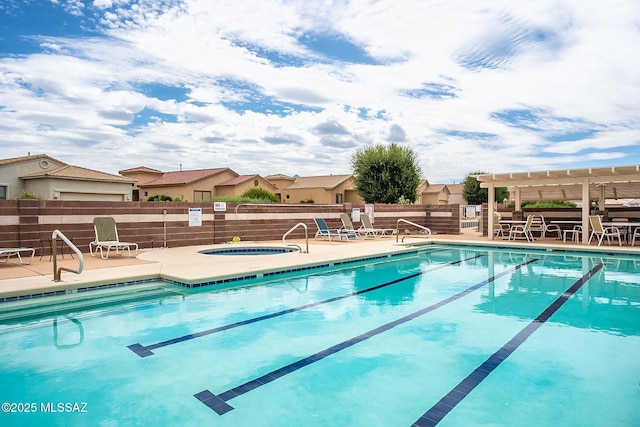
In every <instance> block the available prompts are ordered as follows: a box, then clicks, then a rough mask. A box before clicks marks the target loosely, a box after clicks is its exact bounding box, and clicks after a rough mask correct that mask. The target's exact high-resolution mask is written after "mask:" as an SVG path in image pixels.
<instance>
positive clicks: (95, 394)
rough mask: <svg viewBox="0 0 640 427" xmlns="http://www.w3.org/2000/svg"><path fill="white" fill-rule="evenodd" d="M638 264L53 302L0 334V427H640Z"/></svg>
mask: <svg viewBox="0 0 640 427" xmlns="http://www.w3.org/2000/svg"><path fill="white" fill-rule="evenodd" d="M639 266H640V258H638V257H635V258H634V257H631V256H608V255H604V254H587V255H581V254H575V253H556V252H545V251H520V250H515V251H514V250H512V251H505V250H499V249H491V248H486V247H471V246H469V247H464V246H440V247H435V246H434V247H430V248H424V249H421V250H417V251H415V252H413V253H411V254H407V255H403V256H393V257H389V258H382V259H379V260H373V261H372V260H370V261H367V262H363V263H352V264H349V265H348V266H343V267H341V268H320V269H315V270H312V271H309V272H307V273H308V274H306V275H301V274H298V273H289V274H286V275H282V276H272V277H269V278H268V280H267V278H262V279H259V280H253V281H248V282H246V283H245V282H243V283H241V284H238V285H239V286H234V287H228V288H226V289H221V290H218V291H213V290H212V289H213V288H214V287H213V286H205V287H201V288H194V289H189V288H185V287H182V286H178V285H172V284H168V283H162V282H158V283H157V284H156V285H157V286H156V288H155V289H156V291H155V292H153V293H150V294H145V295H144V296H141V297H138V298H131V299H126V300H119V301H117V302H116V301H114V302H103V303H102V304H101V305H99V306H88V307H87V304H86V302H83V307H81V308H74V307H73V305H69V304H70V303H69V302H67V303H66V305H60V306H54V305H52V304H51V303H50V301H53V300H52V299H50V300H49V303H48V305H47V306H48V307H49V308H51V309H52V310H53V311H50V312H48V313H39V314H33V313H31V314H30V315H29V317H23V318H20V317H18V318H15V319H13V320H5V321H4V322H3V324H2V325H1V326H0V342H1V343H2V348H3V351H2V352H1V353H0V366H1V367H2V368H0V383H1V384H2V385H3V386H2V387H0V397H1V400H2V402H5V403H8V404H9V406H7V407H6V409H7V410H8V412H3V413H1V414H0V423H2V425H45V424H46V425H74V424H76V425H104V426H110V425H142V424H148V425H215V426H249V425H251V426H300V425H304V426H316V425H317V426H409V425H413V424H415V425H435V423H436V422H438V421H439V424H438V425H440V426H468V425H474V426H478V425H491V426H540V425H554V426H556V425H561V426H584V425H606V426H628V425H634V424H635V423H636V422H637V420H638V419H640V405H638V404H637V402H638V398H639V397H640V364H639V363H638V354H640V285H639V283H640V280H639V279H640V275H639V273H638V267H639ZM52 298H55V297H52ZM3 411H5V405H4V404H3ZM25 411H30V412H29V413H25Z"/></svg>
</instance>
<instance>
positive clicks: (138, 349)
mask: <svg viewBox="0 0 640 427" xmlns="http://www.w3.org/2000/svg"><path fill="white" fill-rule="evenodd" d="M483 256H486V255H485V254H479V255H475V256H472V257H469V258H465V259H460V260H458V261H452V262H449V263H446V264H442V265H439V266H436V267H433V268H428V269H426V270H424V271H420V272H417V273H414V274H411V275H408V276H405V277H401V278H399V279H396V280H392V281H391V282H387V283H382V284H380V285H376V286H373V287H371V288H366V289H362V290H360V291H357V292H350V293H348V294H344V295H340V296H337V297H333V298H329V299H326V300H322V301H316V302H313V303H309V304H305V305H300V306H298V307H293V308H289V309H286V310H282V311H278V312H275V313H270V314H265V315H264V316H258V317H253V318H250V319H246V320H242V321H240V322H236V323H230V324H228V325H223V326H218V327H217V328H212V329H207V330H205V331H200V332H195V333H192V334H188V335H183V336H181V337H178V338H173V339H170V340H166V341H162V342H159V343H155V344H150V345H147V346H144V345H142V344H140V343H136V344H131V345H128V346H127V348H129V349H130V350H131V351H133V352H134V353H135V354H137V355H138V356H140V357H147V356H152V355H153V354H154V353H153V352H152V351H151V350H155V349H156V348H160V347H166V346H169V345H173V344H177V343H180V342H184V341H188V340H192V339H194V338H200V337H203V336H206V335H211V334H214V333H216V332H222V331H226V330H228V329H233V328H237V327H239V326H244V325H249V324H251V323H256V322H260V321H262V320H267V319H272V318H274V317H278V316H283V315H285V314H289V313H293V312H296V311H300V310H304V309H307V308H311V307H316V306H318V305H322V304H328V303H330V302H334V301H338V300H341V299H344V298H349V297H353V296H357V295H361V294H364V293H367V292H371V291H375V290H377V289H381V288H384V287H387V286H390V285H394V284H396V283H400V282H403V281H405V280H409V279H412V278H414V277H418V276H420V275H422V274H425V273H430V272H432V271H436V270H439V269H441V268H445V267H450V266H452V265H456V264H460V263H461V262H464V261H469V260H472V259H476V258H480V257H483Z"/></svg>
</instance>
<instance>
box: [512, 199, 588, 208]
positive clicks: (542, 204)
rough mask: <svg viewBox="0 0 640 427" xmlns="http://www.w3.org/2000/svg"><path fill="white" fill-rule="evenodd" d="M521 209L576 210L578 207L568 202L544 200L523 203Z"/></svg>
mask: <svg viewBox="0 0 640 427" xmlns="http://www.w3.org/2000/svg"><path fill="white" fill-rule="evenodd" d="M521 207H522V208H529V209H546V208H576V207H578V205H576V204H575V203H573V202H569V201H567V200H544V201H537V202H522V205H521Z"/></svg>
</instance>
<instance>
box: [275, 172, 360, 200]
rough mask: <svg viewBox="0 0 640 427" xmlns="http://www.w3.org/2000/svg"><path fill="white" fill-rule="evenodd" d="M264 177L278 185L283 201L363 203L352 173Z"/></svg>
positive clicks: (278, 191)
mask: <svg viewBox="0 0 640 427" xmlns="http://www.w3.org/2000/svg"><path fill="white" fill-rule="evenodd" d="M266 179H267V180H268V181H269V182H271V183H273V184H274V185H276V186H277V187H278V189H277V191H276V194H279V195H280V198H281V200H282V202H283V203H318V204H334V203H337V204H340V203H363V201H362V198H361V197H360V196H359V195H358V193H357V192H356V190H355V188H354V178H353V175H322V176H307V177H288V176H286V175H281V174H278V175H269V176H267V177H266Z"/></svg>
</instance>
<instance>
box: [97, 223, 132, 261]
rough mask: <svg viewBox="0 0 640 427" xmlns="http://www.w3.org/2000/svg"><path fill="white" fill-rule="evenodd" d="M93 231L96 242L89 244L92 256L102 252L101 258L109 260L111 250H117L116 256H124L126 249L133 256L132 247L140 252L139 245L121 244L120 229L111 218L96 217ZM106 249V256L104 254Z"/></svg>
mask: <svg viewBox="0 0 640 427" xmlns="http://www.w3.org/2000/svg"><path fill="white" fill-rule="evenodd" d="M93 229H94V231H95V233H96V240H94V241H93V242H91V243H89V253H90V254H91V256H95V254H96V253H97V252H98V250H99V251H100V257H101V258H102V259H107V258H109V252H110V251H111V249H115V251H116V254H118V255H122V252H124V250H125V249H126V250H127V251H128V252H129V256H131V247H132V246H133V247H134V248H135V250H136V253H137V252H138V244H137V243H129V242H121V241H120V240H119V239H118V228H117V227H116V221H115V220H114V219H113V218H111V217H110V216H106V217H96V218H94V219H93ZM104 249H106V250H107V251H106V254H105V253H104Z"/></svg>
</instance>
